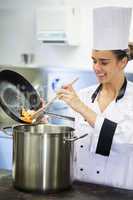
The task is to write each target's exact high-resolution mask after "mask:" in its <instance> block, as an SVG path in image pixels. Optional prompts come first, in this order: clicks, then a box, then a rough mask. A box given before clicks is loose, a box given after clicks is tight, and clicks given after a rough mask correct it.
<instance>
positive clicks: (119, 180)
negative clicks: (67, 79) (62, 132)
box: [58, 7, 133, 190]
mask: <svg viewBox="0 0 133 200" xmlns="http://www.w3.org/2000/svg"><path fill="white" fill-rule="evenodd" d="M130 20H131V8H124V7H100V8H95V9H94V10H93V49H92V55H91V58H92V61H93V69H94V72H95V74H96V77H97V79H98V82H99V83H98V84H97V85H94V86H91V87H88V88H85V89H82V90H81V91H80V92H79V93H78V94H77V93H76V92H75V90H74V89H73V87H72V85H70V84H68V85H64V86H63V88H62V89H60V90H59V92H58V97H59V98H60V99H61V100H63V101H65V102H66V103H67V104H68V105H69V106H70V108H72V110H73V115H74V116H75V134H76V135H77V136H80V135H83V134H85V133H87V134H88V136H87V137H85V138H82V139H80V140H78V141H77V142H75V158H74V178H75V180H78V181H83V182H88V183H96V184H103V185H108V186H113V187H118V188H125V189H131V190H133V83H131V82H129V81H128V80H127V79H126V77H125V74H124V68H125V67H126V65H127V63H128V51H127V49H128V36H129V28H130ZM88 78H89V77H88Z"/></svg>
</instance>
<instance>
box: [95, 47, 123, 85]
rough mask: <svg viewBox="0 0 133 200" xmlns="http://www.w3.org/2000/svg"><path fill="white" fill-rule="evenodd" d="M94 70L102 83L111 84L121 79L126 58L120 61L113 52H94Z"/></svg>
mask: <svg viewBox="0 0 133 200" xmlns="http://www.w3.org/2000/svg"><path fill="white" fill-rule="evenodd" d="M92 60H93V69H94V72H95V73H96V76H97V79H98V81H99V82H100V83H111V82H113V81H115V80H117V78H119V76H120V74H121V72H122V71H123V68H124V66H125V65H126V61H125V58H124V59H121V60H118V59H117V57H116V55H115V54H114V53H113V52H112V51H103V50H101V51H100V50H99V51H98V50H93V51H92Z"/></svg>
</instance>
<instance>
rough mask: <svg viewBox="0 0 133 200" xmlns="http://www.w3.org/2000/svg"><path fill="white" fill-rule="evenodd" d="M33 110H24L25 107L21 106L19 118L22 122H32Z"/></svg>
mask: <svg viewBox="0 0 133 200" xmlns="http://www.w3.org/2000/svg"><path fill="white" fill-rule="evenodd" d="M34 113H35V111H34V110H26V109H25V108H22V110H21V116H20V119H21V120H23V121H24V122H27V123H31V124H32V122H33V117H32V116H33V115H34Z"/></svg>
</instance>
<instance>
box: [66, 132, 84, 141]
mask: <svg viewBox="0 0 133 200" xmlns="http://www.w3.org/2000/svg"><path fill="white" fill-rule="evenodd" d="M87 135H88V133H85V134H84V135H81V136H79V137H77V136H74V137H72V138H64V142H75V141H76V140H79V139H81V138H84V137H86V136H87Z"/></svg>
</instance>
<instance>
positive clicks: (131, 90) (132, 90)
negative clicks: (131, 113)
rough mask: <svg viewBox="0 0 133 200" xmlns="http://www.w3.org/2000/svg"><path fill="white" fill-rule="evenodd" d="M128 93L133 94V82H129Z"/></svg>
mask: <svg viewBox="0 0 133 200" xmlns="http://www.w3.org/2000/svg"><path fill="white" fill-rule="evenodd" d="M127 91H130V92H132V94H133V82H131V81H127Z"/></svg>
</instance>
